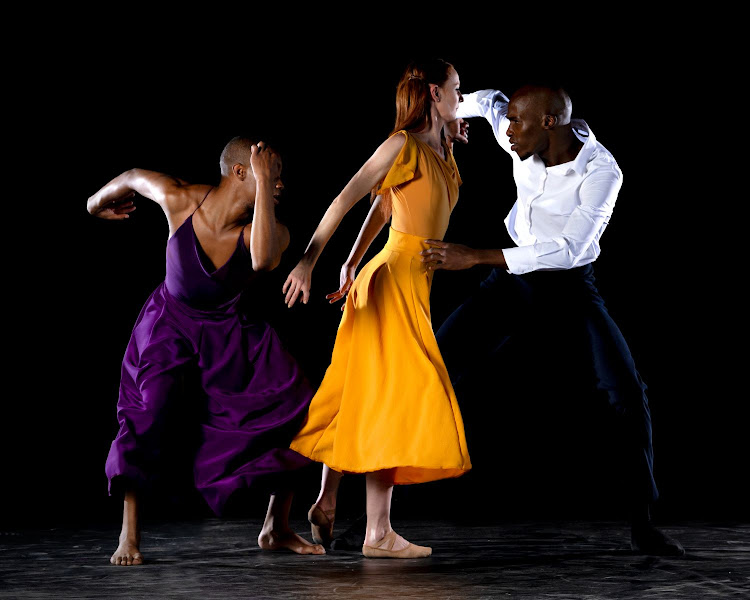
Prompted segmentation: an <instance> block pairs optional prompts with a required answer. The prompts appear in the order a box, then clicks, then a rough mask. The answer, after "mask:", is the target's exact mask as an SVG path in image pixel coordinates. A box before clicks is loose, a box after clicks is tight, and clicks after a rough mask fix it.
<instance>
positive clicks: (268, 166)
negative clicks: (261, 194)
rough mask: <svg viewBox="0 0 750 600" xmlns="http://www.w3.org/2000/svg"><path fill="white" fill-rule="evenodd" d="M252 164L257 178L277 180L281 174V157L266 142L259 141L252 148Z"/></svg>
mask: <svg viewBox="0 0 750 600" xmlns="http://www.w3.org/2000/svg"><path fill="white" fill-rule="evenodd" d="M250 166H251V167H252V169H253V175H254V176H255V179H256V180H259V179H264V178H265V179H268V180H269V181H276V180H277V179H278V178H279V177H280V176H281V157H279V155H278V154H276V152H274V150H273V149H272V148H270V147H269V146H266V143H265V142H258V144H257V145H253V146H252V147H251V149H250Z"/></svg>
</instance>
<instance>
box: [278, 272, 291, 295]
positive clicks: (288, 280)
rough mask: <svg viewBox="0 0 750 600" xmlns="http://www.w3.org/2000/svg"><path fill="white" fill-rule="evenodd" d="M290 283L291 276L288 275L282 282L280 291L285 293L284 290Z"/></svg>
mask: <svg viewBox="0 0 750 600" xmlns="http://www.w3.org/2000/svg"><path fill="white" fill-rule="evenodd" d="M290 285H292V276H291V275H289V276H288V277H287V278H286V281H285V282H284V285H282V286H281V293H282V294H286V291H287V290H288V289H289V286H290Z"/></svg>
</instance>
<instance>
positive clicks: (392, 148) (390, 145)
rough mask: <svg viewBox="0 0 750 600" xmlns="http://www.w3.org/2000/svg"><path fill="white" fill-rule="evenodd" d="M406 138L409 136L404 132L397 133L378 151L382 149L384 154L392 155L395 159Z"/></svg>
mask: <svg viewBox="0 0 750 600" xmlns="http://www.w3.org/2000/svg"><path fill="white" fill-rule="evenodd" d="M408 138H409V134H408V133H407V132H406V131H403V130H401V131H397V132H396V133H394V134H393V135H392V136H391V137H389V138H388V139H387V140H385V141H384V142H383V143H382V144H381V145H380V148H378V150H380V149H383V150H384V151H386V152H389V153H392V154H393V155H394V157H395V156H396V155H397V154H398V153H399V152H400V151H401V148H403V147H404V145H405V144H406V140H407V139H408Z"/></svg>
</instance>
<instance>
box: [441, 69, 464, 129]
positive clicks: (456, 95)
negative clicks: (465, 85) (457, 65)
mask: <svg viewBox="0 0 750 600" xmlns="http://www.w3.org/2000/svg"><path fill="white" fill-rule="evenodd" d="M460 86H461V81H460V80H459V78H458V73H456V70H455V69H454V68H453V67H451V68H450V70H449V71H448V79H446V80H445V83H444V84H443V85H441V86H439V87H438V88H437V90H436V91H437V93H438V97H439V101H438V102H435V107H436V108H437V110H438V113H439V114H440V116H441V117H442V118H443V120H444V121H454V120H455V119H456V111H457V110H458V103H459V102H463V101H464V98H463V96H462V95H461V90H460V89H459V87H460Z"/></svg>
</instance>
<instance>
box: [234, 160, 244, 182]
mask: <svg viewBox="0 0 750 600" xmlns="http://www.w3.org/2000/svg"><path fill="white" fill-rule="evenodd" d="M232 172H233V173H234V175H235V177H237V179H239V180H240V181H245V177H247V170H246V169H245V165H243V164H242V163H237V164H236V165H234V166H233V167H232Z"/></svg>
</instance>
